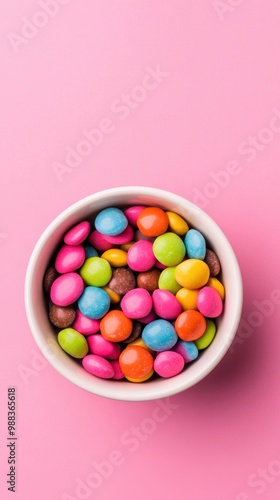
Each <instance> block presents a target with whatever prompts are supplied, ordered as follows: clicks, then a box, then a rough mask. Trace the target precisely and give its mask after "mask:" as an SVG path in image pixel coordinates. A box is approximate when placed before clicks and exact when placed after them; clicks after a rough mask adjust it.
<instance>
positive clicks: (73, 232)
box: [64, 221, 90, 245]
mask: <svg viewBox="0 0 280 500" xmlns="http://www.w3.org/2000/svg"><path fill="white" fill-rule="evenodd" d="M89 232H90V223H89V222H88V221H83V222H80V223H79V224H77V225H76V226H74V227H72V228H71V229H70V230H69V231H68V233H66V234H65V236H64V243H66V244H67V245H80V244H81V243H83V241H85V239H86V238H87V237H88V235H89Z"/></svg>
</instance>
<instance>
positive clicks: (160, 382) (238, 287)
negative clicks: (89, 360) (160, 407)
mask: <svg viewBox="0 0 280 500" xmlns="http://www.w3.org/2000/svg"><path fill="white" fill-rule="evenodd" d="M130 204H131V205H139V204H140V205H142V204H143V205H154V206H159V207H161V208H163V209H165V210H171V211H174V212H177V213H178V214H180V215H181V216H182V217H184V218H185V219H186V220H187V221H188V222H189V223H190V225H191V226H193V227H195V228H196V229H198V230H199V231H201V232H202V233H203V235H204V236H205V237H206V240H207V242H208V244H209V245H210V247H211V248H212V249H213V250H214V251H215V252H216V253H217V255H218V256H219V259H220V262H221V268H222V281H223V284H224V286H225V289H226V300H225V307H224V312H223V315H222V317H221V318H220V319H219V320H218V321H217V325H218V328H217V334H216V336H215V339H214V341H213V342H212V344H211V345H210V346H209V347H208V348H207V349H206V350H205V351H201V353H200V356H199V358H198V359H197V360H196V361H195V362H193V363H192V364H190V365H189V366H187V367H186V368H185V370H184V371H183V372H182V373H180V374H179V375H177V376H176V377H173V378H170V379H162V378H161V379H155V380H149V381H147V382H146V383H142V384H133V383H130V382H126V381H124V380H121V381H114V380H112V381H110V380H102V379H99V378H97V377H94V376H93V375H91V374H89V373H87V372H86V371H85V370H84V369H83V368H82V366H81V365H80V364H79V363H77V362H76V361H75V360H74V359H72V358H71V357H70V356H68V355H67V354H66V353H65V352H64V351H63V350H62V349H60V347H59V346H58V344H57V341H56V332H55V331H54V329H53V328H52V326H51V324H50V322H49V319H48V315H47V310H46V303H45V297H44V294H43V289H42V281H43V276H44V273H45V271H46V269H47V266H48V263H49V260H50V257H51V255H52V254H53V252H54V250H55V248H56V247H57V245H58V244H59V243H60V242H61V240H62V238H63V236H64V234H65V232H66V231H67V230H68V229H70V228H71V227H72V226H73V225H75V224H76V223H78V222H80V221H81V220H83V219H90V217H91V216H92V214H93V213H94V212H96V211H99V210H101V209H102V208H105V207H107V206H117V205H118V206H120V205H130ZM25 305H26V313H27V318H28V322H29V325H30V328H31V331H32V333H33V336H34V338H35V341H36V342H37V344H38V346H39V348H40V349H41V351H42V353H43V354H44V355H45V356H46V358H47V359H48V360H49V361H50V363H51V364H52V365H53V366H54V367H55V368H56V369H57V370H58V371H59V372H60V373H61V374H62V375H63V376H64V377H66V378H67V379H68V380H70V381H71V382H73V383H74V384H76V385H78V386H80V387H81V388H83V389H85V390H87V391H89V392H92V393H94V394H98V395H100V396H104V397H108V398H113V399H120V400H127V401H144V400H149V399H157V398H162V397H167V396H170V395H172V394H176V393H178V392H181V391H182V390H185V389H187V388H189V387H191V386H193V385H194V384H195V383H197V382H198V381H199V380H201V379H202V378H203V377H205V376H206V375H207V374H208V373H209V372H210V371H211V370H212V369H213V368H214V367H215V366H216V365H217V364H218V362H219V361H220V360H221V359H222V357H223V356H224V354H225V353H226V351H227V350H228V348H229V346H230V344H231V342H232V340H233V338H234V335H235V333H236V330H237V327H238V323H239V320H240V315H241V309H242V279H241V274H240V270H239V266H238V262H237V260H236V257H235V254H234V252H233V249H232V247H231V245H230V243H229V242H228V240H227V238H226V237H225V235H224V233H223V232H222V231H221V229H220V228H219V227H218V226H217V224H216V223H215V222H214V221H213V220H212V219H211V218H210V217H209V216H208V215H207V214H206V213H205V212H204V211H203V210H201V209H200V208H198V207H197V206H196V205H194V204H193V203H191V202H189V201H188V200H185V199H184V198H182V197H180V196H178V195H175V194H173V193H170V192H167V191H163V190H159V189H155V188H147V187H123V188H114V189H108V190H106V191H101V192H99V193H96V194H93V195H91V196H88V197H87V198H84V199H82V200H80V201H79V202H77V203H75V204H74V205H72V206H71V207H69V208H68V209H66V210H65V211H64V212H63V213H62V214H60V215H59V216H58V217H57V218H56V219H55V220H54V221H53V222H52V223H51V224H50V225H49V226H48V228H47V229H46V230H45V231H44V233H43V234H42V236H41V237H40V239H39V241H38V242H37V244H36V246H35V248H34V250H33V253H32V255H31V258H30V261H29V265H28V269H27V273H26V281H25Z"/></svg>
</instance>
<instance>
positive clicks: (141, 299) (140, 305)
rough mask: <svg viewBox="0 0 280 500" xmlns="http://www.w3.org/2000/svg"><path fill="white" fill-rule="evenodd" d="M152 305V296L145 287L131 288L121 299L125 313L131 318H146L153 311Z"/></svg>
mask: <svg viewBox="0 0 280 500" xmlns="http://www.w3.org/2000/svg"><path fill="white" fill-rule="evenodd" d="M152 306H153V301H152V297H151V295H150V294H149V292H148V291H147V290H145V289H144V288H134V289H133V290H130V291H129V292H127V293H126V294H125V295H124V297H123V298H122V300H121V308H122V310H123V312H124V314H125V315H126V316H127V317H128V318H131V319H138V318H144V317H145V316H147V315H148V314H149V313H150V312H151V310H152Z"/></svg>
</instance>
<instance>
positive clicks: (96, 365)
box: [82, 354, 115, 378]
mask: <svg viewBox="0 0 280 500" xmlns="http://www.w3.org/2000/svg"><path fill="white" fill-rule="evenodd" d="M82 365H83V367H84V369H85V370H86V371H87V372H89V373H91V374H92V375H95V376H96V377H99V378H113V377H114V375H115V372H114V368H113V366H112V364H111V363H110V361H108V360H107V359H105V358H102V356H98V355H97V354H88V355H87V356H85V357H84V359H83V360H82Z"/></svg>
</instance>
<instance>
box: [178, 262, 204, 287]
mask: <svg viewBox="0 0 280 500" xmlns="http://www.w3.org/2000/svg"><path fill="white" fill-rule="evenodd" d="M209 277H210V270H209V267H208V266H207V264H205V262H204V261H203V260H200V259H187V260H184V261H183V262H181V263H180V264H178V266H177V267H176V270H175V278H176V281H177V282H178V283H179V285H181V286H183V287H184V288H189V289H191V290H196V289H198V288H201V287H203V286H204V285H206V283H207V281H208V280H209Z"/></svg>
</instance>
